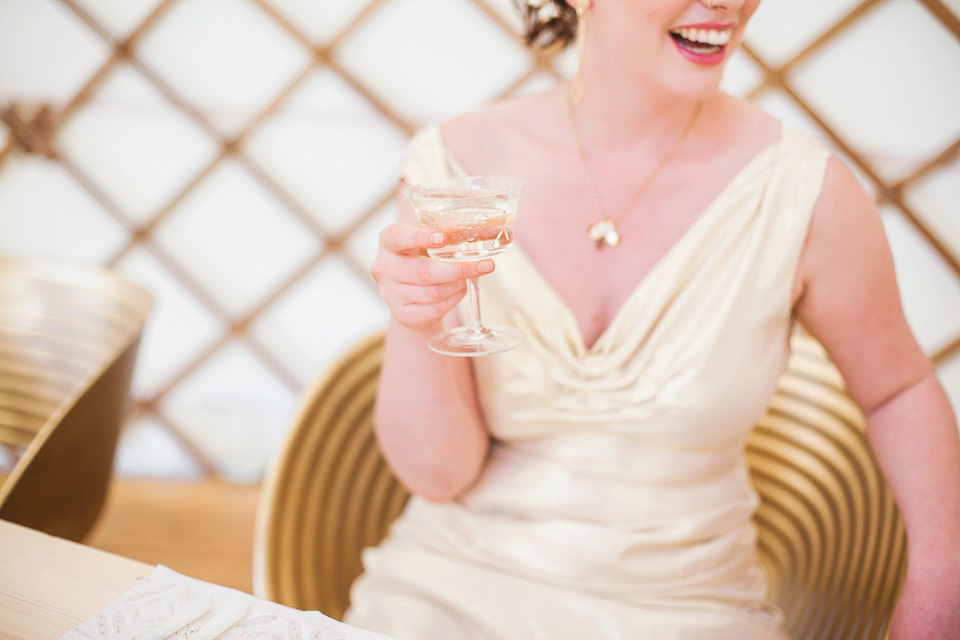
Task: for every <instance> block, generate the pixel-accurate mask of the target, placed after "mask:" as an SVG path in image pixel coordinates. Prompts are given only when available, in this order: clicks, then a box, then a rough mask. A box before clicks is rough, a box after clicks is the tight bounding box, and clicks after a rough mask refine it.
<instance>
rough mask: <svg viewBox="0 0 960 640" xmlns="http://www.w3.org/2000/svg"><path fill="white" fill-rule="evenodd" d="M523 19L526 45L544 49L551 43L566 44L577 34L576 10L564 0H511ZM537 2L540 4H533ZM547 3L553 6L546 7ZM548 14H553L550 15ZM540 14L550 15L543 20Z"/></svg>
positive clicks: (562, 45) (561, 45)
mask: <svg viewBox="0 0 960 640" xmlns="http://www.w3.org/2000/svg"><path fill="white" fill-rule="evenodd" d="M513 4H514V6H516V8H517V11H518V12H519V13H520V19H521V20H523V37H524V40H526V42H527V46H530V47H534V48H537V49H545V48H547V47H549V46H551V45H553V44H557V45H559V46H560V47H564V46H566V45H567V44H568V43H570V42H572V41H573V40H574V39H575V38H576V36H577V12H576V11H574V10H573V9H572V8H571V7H570V5H568V4H567V3H566V2H564V0H542V2H537V1H536V0H534V1H533V2H532V3H531V2H530V1H529V0H513ZM537 4H539V5H540V6H534V5H537ZM549 5H553V8H550V9H548V8H547V7H548V6H549ZM550 14H554V15H553V16H550ZM541 15H546V16H550V17H549V19H547V20H546V21H543V20H541V19H540V16H541Z"/></svg>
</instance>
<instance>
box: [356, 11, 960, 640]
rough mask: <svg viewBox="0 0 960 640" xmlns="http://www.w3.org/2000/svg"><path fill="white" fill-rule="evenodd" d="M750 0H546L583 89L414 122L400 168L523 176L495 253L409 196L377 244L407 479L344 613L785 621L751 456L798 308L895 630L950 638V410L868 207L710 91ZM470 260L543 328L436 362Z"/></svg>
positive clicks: (416, 173) (749, 108)
mask: <svg viewBox="0 0 960 640" xmlns="http://www.w3.org/2000/svg"><path fill="white" fill-rule="evenodd" d="M758 4H759V1H758V0H722V1H720V2H718V1H713V2H707V1H706V0H645V1H643V2H634V1H624V0H569V2H568V3H567V4H565V5H562V6H561V5H558V6H557V8H555V9H554V10H547V7H548V5H549V3H546V2H540V1H539V0H536V1H530V2H528V3H527V4H526V6H525V7H521V8H522V9H524V10H525V15H526V16H527V22H528V24H529V23H530V22H531V16H535V17H536V20H534V21H533V22H534V23H535V24H534V27H533V28H535V29H539V28H540V24H541V22H542V23H543V24H545V25H549V24H550V23H551V22H556V21H559V22H560V24H559V26H560V27H562V30H561V31H559V32H558V33H568V32H570V31H571V30H572V26H571V25H569V24H568V22H569V20H570V16H571V12H572V15H574V16H575V17H576V22H577V26H576V32H577V37H578V39H579V40H578V45H579V47H578V49H579V53H578V61H579V65H580V70H579V73H578V74H577V80H576V81H575V82H574V83H571V84H569V85H560V86H557V87H555V88H552V89H549V90H547V91H545V92H543V93H539V94H535V95H530V96H525V97H522V98H518V99H515V100H510V101H506V102H502V103H499V104H496V105H494V106H492V107H490V108H487V109H483V110H480V111H476V112H472V113H468V114H465V115H463V116H460V117H457V118H454V119H453V120H450V121H448V122H444V123H442V124H433V125H430V126H427V127H426V128H424V129H423V130H422V131H421V132H420V133H419V134H418V135H416V136H415V137H414V139H413V141H412V143H411V146H410V149H409V151H408V153H407V156H406V158H405V161H404V164H403V167H402V177H403V179H404V180H405V181H406V182H407V183H411V184H412V183H420V182H424V181H428V180H434V179H440V178H446V177H452V176H458V175H484V174H493V175H514V176H518V177H522V178H524V179H526V180H527V183H528V184H527V187H526V189H525V192H524V196H523V202H522V205H521V209H522V213H521V214H520V215H519V216H518V218H517V226H516V231H515V237H514V242H513V246H514V250H513V252H512V254H510V255H505V256H502V257H498V258H497V261H496V265H495V269H494V265H493V264H492V262H491V261H481V262H478V263H471V264H449V263H446V264H441V263H437V262H434V261H430V260H429V259H427V258H426V257H425V256H424V255H423V253H424V252H425V251H426V250H436V249H437V248H439V247H441V246H443V245H444V244H445V243H446V242H449V241H450V240H451V239H450V238H449V237H446V238H445V237H444V236H443V233H438V230H437V229H432V228H429V227H424V226H420V225H417V224H415V218H414V216H413V214H412V212H411V211H410V209H409V207H408V206H406V205H405V203H403V202H402V201H401V202H400V204H399V206H400V220H399V221H398V222H397V223H395V224H393V225H390V226H389V227H388V228H387V229H386V230H385V231H384V232H383V234H382V235H381V245H380V252H379V254H378V256H377V258H376V260H375V261H374V265H373V274H374V276H375V277H376V278H377V281H378V283H379V287H380V292H381V295H382V297H383V298H384V300H385V301H386V302H387V304H388V306H389V307H390V310H391V314H392V318H391V322H390V325H389V329H388V332H387V341H386V348H385V352H384V363H383V370H382V374H381V382H380V389H379V395H378V400H377V410H376V422H377V424H376V430H377V435H378V438H379V442H380V445H381V447H382V449H383V452H384V456H385V458H386V459H387V461H388V462H389V463H390V465H391V466H392V468H393V470H394V472H395V474H396V475H397V477H398V478H399V480H400V481H401V482H402V483H403V484H404V485H405V486H406V488H407V489H408V490H410V492H411V493H413V494H414V496H413V498H412V499H411V500H410V502H409V503H408V506H407V507H406V509H405V511H404V513H403V514H402V515H401V517H400V519H399V521H398V522H397V523H396V524H395V526H394V528H393V530H392V533H391V535H390V536H389V537H388V538H387V539H386V540H385V541H384V543H382V544H381V545H380V547H378V548H377V549H375V550H372V551H370V552H368V554H367V556H366V573H365V574H364V575H363V576H361V578H360V579H359V580H358V582H357V583H356V584H355V586H354V588H353V591H352V608H351V610H350V611H349V612H348V618H347V619H348V620H349V621H350V622H352V623H353V624H356V625H358V626H366V627H369V628H372V629H375V630H378V631H381V632H384V633H386V634H388V635H392V636H395V637H398V638H401V639H402V640H416V639H417V638H428V637H460V638H478V639H479V638H484V639H486V640H490V639H497V638H511V637H530V636H534V637H543V638H552V639H563V638H574V637H577V638H579V637H584V636H586V637H600V638H622V637H651V638H671V639H675V640H676V639H680V640H683V639H687V638H690V639H692V638H704V637H709V638H711V639H713V640H734V639H737V640H739V639H741V638H751V639H756V640H761V639H762V640H775V639H782V638H785V637H786V632H785V631H784V629H783V628H782V615H781V613H780V612H779V611H778V610H777V608H776V607H775V606H774V605H773V604H772V603H771V602H770V601H769V600H768V593H767V583H766V577H765V575H764V573H763V571H762V570H761V568H760V565H759V562H758V558H757V550H756V542H757V541H756V531H755V528H754V526H753V524H752V521H751V517H752V515H753V514H754V512H755V510H756V507H757V502H758V500H757V494H756V491H755V490H754V488H753V487H752V486H751V484H750V480H749V474H748V472H747V465H746V461H745V458H744V452H743V448H744V442H745V440H746V437H747V434H748V433H749V432H750V430H751V428H752V426H753V425H754V424H755V423H756V421H757V419H758V418H759V417H760V416H761V415H762V414H763V412H764V409H765V407H766V406H767V405H768V403H769V402H770V399H771V395H772V394H773V392H774V389H775V388H776V384H777V381H778V378H779V377H780V375H781V374H782V373H783V371H784V367H785V365H786V362H787V358H788V355H789V339H790V336H791V334H792V332H793V330H794V327H795V325H796V324H797V323H800V324H803V325H804V327H805V328H806V329H807V330H809V332H810V333H812V334H813V336H814V337H816V338H817V339H819V341H820V342H821V343H822V344H823V345H824V346H825V347H826V349H827V350H828V352H829V353H830V355H831V357H832V358H833V360H834V361H835V362H836V364H837V365H838V367H839V369H840V371H841V373H842V374H843V376H844V377H845V379H846V383H847V390H848V391H849V393H850V395H851V397H852V398H853V399H854V400H855V401H856V402H857V403H858V404H859V406H860V408H861V409H862V410H863V412H864V414H865V415H866V417H867V422H868V433H869V438H870V442H871V445H872V446H873V449H874V452H875V454H876V456H877V459H878V461H879V463H880V466H881V468H882V470H883V472H884V474H885V477H886V480H887V482H888V483H889V485H890V486H891V488H892V491H893V493H894V495H895V496H896V498H897V500H898V501H899V506H900V508H901V511H902V513H903V516H904V521H905V524H906V527H907V530H908V535H909V539H910V541H911V546H910V552H909V554H910V569H909V570H908V574H907V579H906V584H905V588H904V592H903V594H904V595H903V598H902V600H901V603H902V604H901V606H900V608H899V610H898V612H897V614H896V616H895V617H894V623H893V631H892V635H891V638H893V639H895V640H902V639H904V638H907V637H908V636H907V635H906V634H908V633H909V634H910V635H909V637H916V636H915V634H916V633H917V630H918V629H923V633H922V634H920V635H922V636H923V637H930V638H948V637H950V634H951V633H953V630H954V629H956V628H958V626H960V620H948V619H946V618H948V617H950V616H951V615H956V616H960V443H958V438H957V429H956V423H955V421H954V418H953V416H952V414H951V411H950V408H949V405H948V404H947V402H946V400H945V397H944V394H943V392H942V391H941V389H940V387H939V385H938V384H937V382H936V379H935V377H934V375H933V373H932V368H931V366H930V363H929V362H928V361H927V359H926V358H925V357H924V355H923V354H922V352H921V351H920V349H919V348H918V347H917V344H916V341H915V340H914V338H913V336H912V334H911V332H910V330H909V328H908V327H907V325H906V322H905V320H904V316H903V312H902V310H901V307H900V301H899V297H898V292H897V286H896V282H895V278H894V273H893V268H892V261H891V259H890V254H889V250H888V248H887V245H886V242H885V239H884V234H883V230H882V227H881V225H880V223H879V220H878V217H877V216H876V211H875V209H874V207H873V204H872V203H871V202H870V200H869V198H868V197H867V196H866V195H865V194H864V192H863V191H862V189H861V188H860V187H859V185H858V184H857V182H856V181H855V180H854V179H853V177H852V175H851V174H850V172H849V171H848V170H846V169H845V168H844V167H843V166H842V165H841V164H840V163H839V162H838V161H837V160H836V159H834V158H831V157H830V154H829V153H828V151H827V150H826V149H825V148H824V147H823V146H822V145H821V144H820V143H819V142H817V141H816V140H813V139H811V138H809V137H808V136H805V135H803V134H800V133H798V132H797V131H795V130H793V129H792V128H791V127H789V126H787V125H784V124H782V123H780V122H778V121H777V120H775V119H774V118H772V117H771V116H769V115H767V114H765V113H764V112H762V111H761V110H759V109H758V108H756V107H755V106H753V105H750V104H748V103H746V102H743V101H741V100H738V99H735V98H733V97H731V96H729V95H726V94H725V93H723V92H721V91H720V90H719V88H718V87H719V83H720V80H721V75H722V70H723V68H724V66H725V64H726V62H727V61H728V60H729V59H730V56H731V54H732V52H733V51H734V50H735V49H736V47H737V46H738V45H739V43H740V41H741V39H742V37H743V32H744V29H745V27H746V24H747V22H748V20H749V19H750V17H751V16H752V15H753V13H754V12H755V10H756V9H757V6H758ZM550 37H552V36H550ZM557 37H558V38H562V37H563V36H561V35H557ZM541 38H544V39H549V37H548V36H541V35H533V36H531V37H530V39H531V40H532V41H533V42H535V43H536V42H539V41H540V40H541ZM441 231H442V230H441ZM491 271H492V273H490V272H491ZM481 273H490V274H489V275H486V276H485V277H484V279H483V287H481V289H482V295H481V303H482V307H483V310H484V317H485V318H487V319H489V320H490V321H491V322H497V323H502V324H510V325H515V326H518V327H520V328H521V329H523V330H524V331H525V332H526V333H527V335H528V345H527V346H526V347H525V348H521V349H516V350H514V351H510V352H507V353H503V354H500V355H497V356H492V357H488V358H481V359H475V360H476V361H475V362H466V361H464V360H462V359H456V358H445V357H440V356H436V355H435V354H432V353H430V352H429V351H428V350H427V349H426V347H425V343H426V342H427V339H428V338H429V336H431V335H432V334H434V333H436V332H437V331H439V330H441V329H442V328H443V327H444V326H447V327H449V326H451V325H452V324H453V322H454V321H455V318H454V317H453V316H455V313H451V311H452V310H454V309H455V307H456V305H457V304H458V303H459V301H460V300H461V299H462V298H463V295H464V280H465V279H468V278H473V277H477V276H478V275H479V274H481ZM920 469H923V470H924V471H920ZM931 470H933V471H932V472H931ZM931 495H937V496H939V497H940V499H941V501H940V502H938V503H936V504H933V503H931V502H930V501H929V500H928V497H929V496H931ZM943 566H949V567H950V569H949V571H947V570H944V569H943V568H942V567H943ZM933 585H935V586H933ZM934 605H935V610H934ZM942 612H955V613H950V614H948V615H946V616H944V615H941V613H942Z"/></svg>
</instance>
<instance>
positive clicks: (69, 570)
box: [0, 520, 153, 640]
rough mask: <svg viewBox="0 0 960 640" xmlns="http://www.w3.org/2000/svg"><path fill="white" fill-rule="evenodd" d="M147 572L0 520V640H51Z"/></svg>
mask: <svg viewBox="0 0 960 640" xmlns="http://www.w3.org/2000/svg"><path fill="white" fill-rule="evenodd" d="M152 571H153V567H152V566H151V565H148V564H144V563H142V562H137V561H136V560H130V559H129V558H124V557H122V556H118V555H114V554H112V553H107V552H106V551H100V550H99V549H94V548H92V547H87V546H84V545H82V544H77V543H75V542H69V541H67V540H63V539H60V538H55V537H53V536H49V535H47V534H45V533H40V532H39V531H34V530H32V529H27V528H25V527H21V526H19V525H15V524H11V523H9V522H6V521H4V520H0V639H2V640H41V639H42V640H48V639H53V640H56V639H58V638H60V637H61V636H62V635H63V634H65V633H66V632H67V631H69V630H70V629H72V628H73V627H75V626H76V625H78V624H80V623H81V622H83V621H84V620H86V619H87V618H89V617H90V616H92V615H93V614H95V613H96V612H97V611H99V610H100V609H102V608H103V607H105V606H106V605H108V604H110V603H111V602H113V601H114V600H116V599H117V597H118V596H120V595H121V594H122V593H123V592H124V591H126V590H127V589H129V588H130V587H132V586H133V585H134V584H135V583H136V582H137V580H139V579H140V578H143V577H145V576H147V575H149V574H150V573H151V572H152Z"/></svg>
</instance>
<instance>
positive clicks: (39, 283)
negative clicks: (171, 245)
mask: <svg viewBox="0 0 960 640" xmlns="http://www.w3.org/2000/svg"><path fill="white" fill-rule="evenodd" d="M150 306H151V298H150V296H149V294H148V293H147V292H146V291H144V290H143V289H141V288H140V287H138V286H136V285H134V284H133V283H130V282H128V281H126V280H124V279H122V278H120V277H119V276H118V275H117V274H115V273H113V272H111V271H108V270H104V269H99V268H95V267H85V266H78V265H73V264H62V263H56V262H47V261H40V260H15V259H4V258H0V443H3V444H4V446H5V447H6V449H7V450H8V451H9V452H12V453H13V454H14V455H15V456H16V457H17V460H16V463H15V464H14V466H13V468H12V470H11V472H10V474H9V475H8V477H7V478H6V480H5V481H4V483H3V485H2V486H0V518H3V519H4V520H9V521H12V522H16V523H19V524H22V525H24V526H28V527H31V528H35V529H39V530H42V531H45V532H47V533H50V534H53V535H56V536H60V537H64V538H68V539H71V540H80V539H82V538H83V537H84V536H85V535H86V534H87V532H88V531H89V530H90V528H91V527H92V526H93V524H94V522H95V521H96V519H97V517H98V516H99V514H100V511H101V509H102V507H103V504H104V501H105V499H106V494H107V489H108V487H109V483H110V478H111V476H112V466H113V458H114V452H115V450H116V444H117V440H118V438H119V434H120V429H121V426H122V423H123V418H124V415H125V411H126V408H127V401H128V392H129V388H130V380H131V377H132V372H133V365H134V361H135V359H136V353H137V346H138V344H139V339H140V335H141V333H142V330H143V326H144V322H145V320H146V317H147V314H148V312H149V309H150Z"/></svg>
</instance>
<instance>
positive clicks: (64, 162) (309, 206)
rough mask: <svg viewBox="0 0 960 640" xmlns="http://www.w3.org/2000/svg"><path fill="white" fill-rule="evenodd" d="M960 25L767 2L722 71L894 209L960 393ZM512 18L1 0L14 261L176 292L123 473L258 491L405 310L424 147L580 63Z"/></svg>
mask: <svg viewBox="0 0 960 640" xmlns="http://www.w3.org/2000/svg"><path fill="white" fill-rule="evenodd" d="M958 15H960V5H958V4H957V2H956V1H955V0H944V1H941V0H866V1H860V0H805V1H804V2H791V1H790V0H766V1H765V2H764V3H763V5H762V6H761V8H760V10H759V11H758V13H757V14H756V16H755V17H754V21H753V22H752V23H751V26H750V28H749V30H748V34H747V38H746V46H744V47H743V49H742V50H741V51H740V52H738V53H737V55H736V56H735V58H734V59H733V60H732V61H731V64H730V65H729V67H728V70H727V77H726V78H725V80H724V85H725V88H726V89H727V90H728V91H730V92H731V93H735V94H738V95H742V96H746V97H749V98H750V99H752V100H754V101H755V102H757V103H758V104H760V105H762V106H763V107H764V108H766V109H767V110H769V111H770V112H772V113H774V114H775V115H777V116H778V117H780V118H782V119H784V120H786V121H788V122H790V123H792V124H794V125H795V126H798V127H800V128H802V129H805V130H807V131H809V132H812V133H814V134H815V135H817V136H818V137H820V138H821V139H823V140H825V141H827V142H828V144H830V145H831V147H832V148H833V150H834V151H835V152H836V153H837V154H838V155H839V156H840V157H842V158H843V159H844V160H845V161H846V162H848V163H849V165H850V166H851V167H852V168H853V169H854V170H855V171H856V173H857V174H858V176H859V177H860V178H861V179H862V181H863V183H864V185H865V186H866V187H867V189H868V190H869V191H870V193H872V194H873V195H874V196H875V197H876V199H877V202H878V204H880V211H881V216H882V218H883V222H884V224H885V226H886V229H887V231H888V233H889V235H890V239H891V244H892V247H893V251H894V254H895V259H896V262H897V268H898V277H899V279H900V285H901V287H902V290H903V297H904V302H905V305H906V308H907V313H908V317H909V320H910V322H911V325H912V326H913V328H914V329H915V331H916V332H917V334H918V336H919V339H920V342H921V344H922V345H923V347H924V348H925V349H926V351H927V352H928V353H929V355H930V356H931V357H932V358H933V360H934V362H935V363H936V365H937V367H938V371H939V373H940V376H941V379H942V380H943V382H944V384H945V386H946V387H947V389H948V393H949V394H950V396H951V398H952V400H953V402H954V405H955V406H960V212H958V210H957V207H956V204H955V203H956V202H958V201H960V169H958V162H957V154H958V148H960V141H958V139H960V83H958V82H957V79H958V78H960V46H958V40H960V20H958ZM518 27H519V24H518V20H517V18H516V16H515V14H514V12H513V9H512V7H511V0H444V1H443V2H436V0H340V1H338V2H299V1H298V0H191V2H175V1H173V0H159V1H158V0H136V1H134V0H3V2H0V115H2V122H3V125H4V126H3V127H0V251H3V252H9V253H16V254H28V255H42V256H48V257H56V258H68V259H76V260H81V261H87V262H94V263H98V264H102V265H107V266H111V267H114V268H117V269H119V270H120V271H122V272H124V273H126V274H128V275H129V276H131V277H132V278H134V279H136V280H137V281H140V282H142V283H144V284H145V285H146V286H148V287H149V288H150V289H151V290H152V291H153V292H154V294H155V297H156V300H157V305H156V308H155V311H154V313H153V316H152V318H151V322H150V324H149V326H148V329H147V333H146V336H145V338H144V343H143V346H142V351H141V358H140V364H139V370H138V373H137V377H136V381H135V396H136V410H135V412H134V414H133V415H132V417H131V421H130V424H129V426H128V428H127V430H126V433H125V435H124V438H123V441H122V443H121V451H120V456H119V462H118V464H119V467H120V470H121V472H128V473H138V474H150V475H165V476H180V477H193V478H196V477H213V478H222V479H226V480H229V481H236V482H256V481H257V480H259V478H260V475H261V473H262V471H263V468H264V465H265V463H266V460H267V458H268V456H269V454H270V452H271V451H272V450H273V449H274V447H275V446H276V444H277V443H278V440H279V438H280V436H281V434H282V431H283V429H284V427H285V425H286V424H287V421H288V420H289V419H290V417H291V415H292V411H293V408H294V405H295V402H296V397H297V395H298V394H299V393H300V390H301V389H302V388H303V386H304V385H305V384H307V383H308V382H309V381H310V380H311V379H312V378H313V377H314V376H315V375H317V373H318V372H319V371H320V370H321V369H322V368H323V366H324V365H325V364H326V363H328V362H329V361H330V360H331V359H332V358H333V357H334V356H335V354H336V353H337V352H338V351H339V350H341V349H342V348H343V347H344V346H345V345H346V344H347V343H348V342H349V341H351V340H353V339H355V338H358V337H359V336H361V335H363V334H365V333H366V332H368V331H371V330H373V329H375V328H378V327H380V326H381V325H382V324H383V323H384V322H385V321H386V311H385V309H384V307H383V304H382V303H381V301H380V300H379V298H378V296H377V294H376V290H375V288H374V286H373V282H372V279H371V278H370V277H369V275H368V265H369V263H370V261H371V259H372V256H373V253H374V251H375V248H376V237H377V233H378V231H379V229H380V228H381V227H382V226H383V225H384V224H385V223H386V222H387V221H388V220H389V219H390V218H391V216H392V192H393V188H394V185H395V180H396V176H395V174H396V166H397V162H398V159H399V157H400V155H401V153H402V149H403V147H404V144H405V142H406V140H407V139H408V137H409V136H410V135H411V134H412V133H413V132H414V131H415V130H416V129H417V128H418V127H419V126H421V125H423V124H424V123H426V122H429V121H433V120H440V119H443V118H446V117H450V116H451V115H453V114H455V113H457V112H460V111H463V110H466V109H471V108H476V107H478V106H481V105H483V104H485V103H488V102H490V101H493V100H497V99H500V98H503V97H506V96H510V95H515V94H518V93H523V92H527V91H533V90H537V89H539V88H542V87H544V86H547V85H549V84H550V83H553V82H556V81H557V79H559V78H562V77H564V76H566V75H568V74H569V73H570V72H571V69H572V66H573V60H572V56H571V54H570V52H566V53H560V54H554V55H533V54H531V53H530V52H528V51H527V50H526V49H525V47H523V46H522V44H521V43H520V41H519V39H518V38H517V36H516V33H517V31H518ZM9 455H13V454H12V452H9V451H8V452H0V458H2V457H3V456H9ZM6 463H7V464H9V459H8V460H7V461H6Z"/></svg>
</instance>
